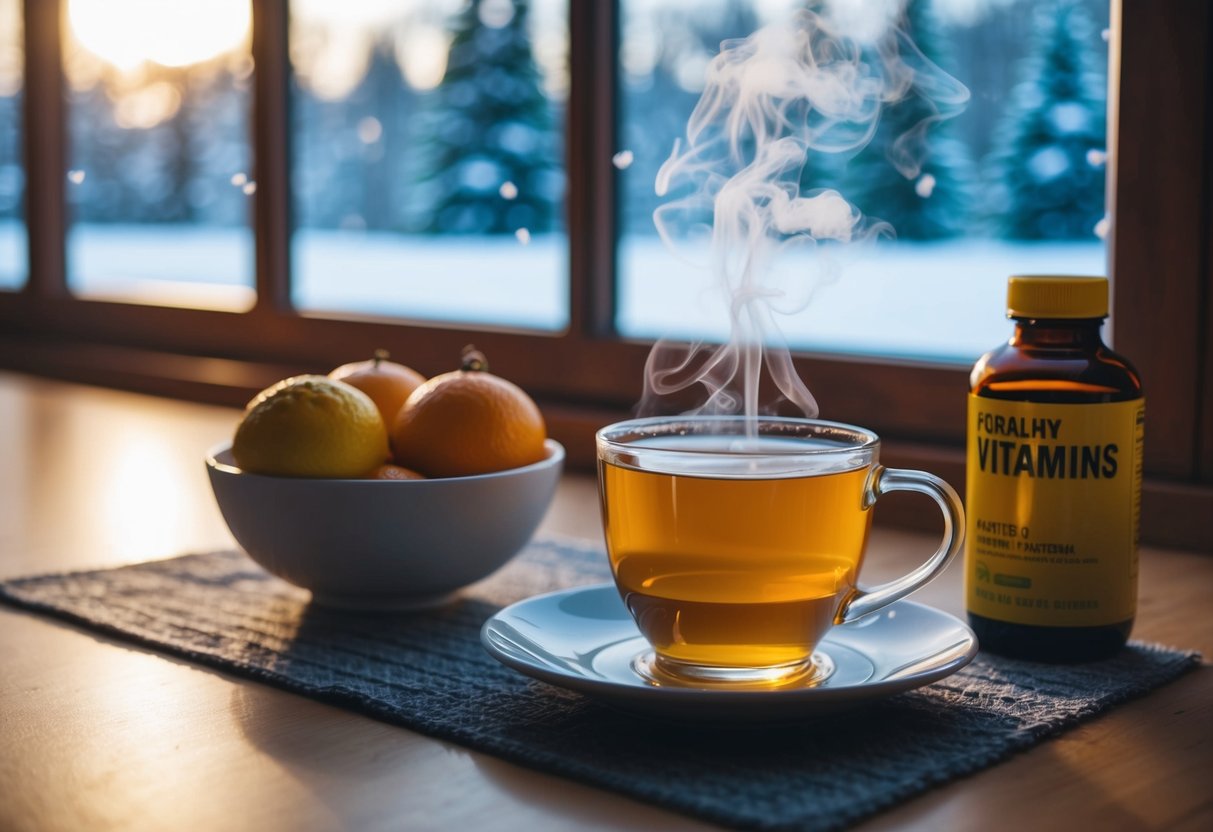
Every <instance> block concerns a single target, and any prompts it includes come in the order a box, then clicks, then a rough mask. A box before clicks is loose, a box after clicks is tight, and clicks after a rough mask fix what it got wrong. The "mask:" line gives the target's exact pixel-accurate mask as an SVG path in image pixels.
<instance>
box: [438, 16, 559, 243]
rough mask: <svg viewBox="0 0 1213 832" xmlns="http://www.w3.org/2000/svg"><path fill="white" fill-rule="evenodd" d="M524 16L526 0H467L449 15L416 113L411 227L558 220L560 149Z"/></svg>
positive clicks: (491, 230) (542, 226)
mask: <svg viewBox="0 0 1213 832" xmlns="http://www.w3.org/2000/svg"><path fill="white" fill-rule="evenodd" d="M527 17H528V8H527V2H526V0H472V2H471V3H470V4H469V5H468V6H467V8H466V9H465V10H464V11H463V12H462V13H460V15H459V16H458V17H457V18H456V21H455V25H454V40H453V41H452V43H451V50H450V55H449V57H448V59H447V69H446V74H445V76H444V77H443V79H442V82H441V83H440V84H439V85H438V87H437V88H436V89H435V90H434V91H433V92H432V93H430V95H429V98H430V101H429V105H430V106H429V107H428V110H427V112H426V113H425V114H424V116H423V117H422V118H420V119H419V125H420V127H421V136H422V137H423V138H422V139H421V140H420V141H419V142H418V144H419V151H418V152H419V154H420V162H421V164H420V169H421V170H422V171H423V173H422V174H421V176H420V179H419V181H418V183H417V192H416V197H417V203H418V205H417V207H418V208H419V209H420V210H418V211H417V216H416V217H415V220H416V223H415V224H416V227H417V229H418V230H421V231H427V232H437V233H457V234H512V233H514V232H515V231H516V230H517V229H519V228H526V229H529V230H530V231H531V232H532V233H534V232H543V231H548V230H550V229H551V228H552V227H553V224H554V223H555V222H556V221H557V219H558V218H557V216H556V214H557V206H558V205H559V203H560V200H561V196H562V191H563V180H562V178H561V176H560V161H561V159H560V155H559V154H560V149H559V147H558V146H557V145H558V143H557V141H556V136H555V134H554V131H553V130H552V118H551V113H550V111H549V105H548V101H547V98H546V97H545V96H544V94H543V91H542V90H541V89H540V86H539V71H538V69H537V68H536V66H535V61H534V58H533V56H532V54H531V45H530V40H529V38H528V34H527ZM506 182H510V183H513V185H514V187H515V188H516V191H515V192H512V193H511V194H510V195H512V196H513V198H512V199H510V198H508V196H507V195H503V194H502V192H501V187H502V185H504V184H505V183H506Z"/></svg>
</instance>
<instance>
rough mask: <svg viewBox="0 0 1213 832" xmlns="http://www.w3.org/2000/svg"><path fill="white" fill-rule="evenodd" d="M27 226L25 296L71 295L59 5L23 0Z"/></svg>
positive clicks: (43, 0) (45, 0)
mask: <svg viewBox="0 0 1213 832" xmlns="http://www.w3.org/2000/svg"><path fill="white" fill-rule="evenodd" d="M24 13H25V98H24V101H23V105H24V108H23V117H24V125H23V128H24V129H23V139H24V152H25V176H26V185H25V221H26V229H27V232H28V235H29V277H28V282H27V283H26V292H27V293H28V294H30V295H32V296H36V297H42V298H54V297H62V296H65V295H66V294H67V279H66V256H65V252H64V238H65V234H66V230H67V207H66V203H65V194H64V185H63V181H64V176H65V168H66V162H65V160H66V158H67V107H66V105H65V103H64V96H63V69H62V50H61V46H60V32H59V26H60V20H61V19H62V15H61V4H60V2H59V0H25V9H24Z"/></svg>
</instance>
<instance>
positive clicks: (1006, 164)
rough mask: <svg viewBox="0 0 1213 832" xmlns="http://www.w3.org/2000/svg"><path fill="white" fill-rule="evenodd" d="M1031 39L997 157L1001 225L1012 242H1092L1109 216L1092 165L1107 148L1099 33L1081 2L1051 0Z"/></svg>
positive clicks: (1098, 170)
mask: <svg viewBox="0 0 1213 832" xmlns="http://www.w3.org/2000/svg"><path fill="white" fill-rule="evenodd" d="M1034 37H1035V43H1034V46H1033V49H1032V52H1031V54H1030V57H1029V58H1028V59H1027V61H1026V62H1025V64H1024V71H1023V75H1022V78H1023V80H1022V81H1021V82H1020V83H1019V84H1018V85H1017V86H1016V87H1015V89H1014V90H1013V91H1012V101H1011V106H1010V108H1009V109H1008V112H1007V116H1006V119H1005V121H1004V122H1003V124H1002V126H1001V127H1000V137H999V142H998V144H997V147H998V149H997V150H996V151H995V158H994V160H993V161H994V164H995V170H996V171H997V173H998V177H999V184H1000V190H1001V200H1000V201H1001V203H1002V205H1001V206H1000V207H1001V210H1000V211H999V212H998V213H999V216H998V218H997V222H998V225H999V226H1000V231H1001V232H1002V234H1003V235H1004V236H1006V237H1010V238H1014V239H1023V240H1041V239H1090V238H1091V236H1092V234H1094V229H1095V226H1096V224H1097V223H1098V222H1099V220H1100V219H1101V218H1102V217H1103V215H1104V170H1103V167H1102V165H1099V164H1092V162H1091V161H1090V159H1091V155H1090V154H1091V152H1092V151H1096V152H1102V151H1103V149H1104V147H1105V144H1106V106H1105V95H1104V86H1103V84H1102V82H1101V77H1100V75H1099V74H1098V73H1097V72H1096V71H1095V69H1094V67H1095V61H1096V54H1097V53H1096V50H1097V49H1098V44H1099V40H1098V38H1099V35H1098V33H1097V32H1095V30H1094V27H1093V26H1092V24H1091V21H1090V18H1089V17H1088V16H1087V13H1086V11H1085V10H1084V9H1083V7H1082V6H1081V5H1080V4H1079V3H1077V2H1074V0H1053V2H1050V3H1047V4H1042V6H1041V8H1039V9H1038V10H1037V18H1036V21H1035V36H1034Z"/></svg>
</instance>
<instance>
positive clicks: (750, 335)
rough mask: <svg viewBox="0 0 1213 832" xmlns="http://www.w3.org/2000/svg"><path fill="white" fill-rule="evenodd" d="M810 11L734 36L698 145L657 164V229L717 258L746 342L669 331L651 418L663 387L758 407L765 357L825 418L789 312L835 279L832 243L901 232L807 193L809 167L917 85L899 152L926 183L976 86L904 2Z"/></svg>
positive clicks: (717, 62) (800, 403)
mask: <svg viewBox="0 0 1213 832" xmlns="http://www.w3.org/2000/svg"><path fill="white" fill-rule="evenodd" d="M811 5H812V8H811V9H810V10H802V11H800V12H798V13H796V14H795V15H794V17H793V18H792V19H791V20H789V21H779V22H777V23H773V24H771V25H769V26H766V27H764V28H762V29H760V30H758V31H757V32H755V33H754V34H752V35H750V36H749V37H748V38H745V39H744V40H734V41H725V42H724V43H723V44H722V46H721V51H720V54H719V55H717V56H716V58H715V59H714V60H713V61H712V62H711V64H710V65H709V67H708V70H707V76H706V85H705V88H704V91H703V95H702V96H701V97H700V99H699V103H698V104H697V105H696V107H695V110H694V112H692V114H691V117H690V120H689V122H688V123H687V130H686V138H685V141H679V142H676V143H675V145H674V150H673V153H672V154H671V155H670V157H669V159H667V160H666V162H665V164H663V165H662V167H661V170H660V171H659V172H658V174H657V183H656V187H657V193H658V195H659V196H663V197H668V200H667V201H666V202H665V203H663V204H662V205H661V206H660V207H659V208H658V209H657V210H656V211H655V212H654V214H653V220H654V222H655V224H656V226H657V231H658V233H659V234H660V235H661V237H662V239H663V240H664V241H665V243H666V244H667V246H669V247H670V248H671V249H673V250H675V251H676V252H681V253H683V254H686V255H688V257H689V259H693V260H694V259H696V258H695V256H694V255H695V254H698V253H701V252H703V251H704V250H705V249H706V251H707V253H709V255H710V259H709V264H710V268H711V270H712V272H713V273H714V278H715V279H714V284H715V286H716V288H717V289H718V290H719V291H720V292H721V294H722V297H723V298H724V299H725V301H726V302H727V303H728V309H729V318H730V326H731V337H730V340H729V342H728V343H727V344H723V345H705V344H702V343H694V344H676V343H670V342H666V341H659V342H658V343H657V344H656V345H655V346H654V348H653V351H652V352H651V353H650V354H649V360H648V363H647V366H646V372H645V384H646V389H645V396H644V400H643V401H642V402H641V406H640V410H641V412H642V413H644V412H654V410H655V409H656V407H657V397H659V396H665V395H668V394H671V393H675V392H678V391H681V390H685V389H687V388H689V387H692V386H693V385H697V384H698V385H702V387H703V388H704V390H706V393H707V398H706V400H705V401H704V402H703V403H702V404H701V406H700V407H698V408H697V409H696V412H707V413H737V412H741V413H744V414H746V415H747V416H754V415H756V414H757V413H758V412H759V405H760V402H759V388H760V380H761V378H762V370H763V367H764V365H765V367H766V371H767V373H768V374H769V375H770V378H771V381H772V382H773V383H774V384H775V386H776V387H777V388H778V390H779V393H780V395H781V396H782V397H783V398H785V399H787V400H789V401H791V402H792V403H793V404H794V405H796V406H797V407H798V408H799V409H800V410H801V411H803V412H804V414H805V415H806V416H810V417H811V416H816V415H817V414H818V407H817V402H816V400H815V399H814V398H813V395H812V394H811V393H810V392H809V389H808V387H806V386H805V384H804V382H803V381H801V379H800V378H799V377H798V376H797V375H796V372H795V369H794V367H793V365H792V360H791V354H790V353H789V351H788V348H787V345H786V343H785V342H784V340H783V338H782V335H781V334H780V330H779V327H778V325H777V323H776V318H777V316H778V315H779V314H788V313H791V312H795V311H797V310H799V309H800V308H803V306H804V305H805V304H806V303H807V302H808V299H809V296H810V295H811V294H812V291H813V289H814V287H816V286H817V285H820V284H821V283H822V282H823V281H825V280H828V279H829V278H830V276H831V275H832V273H833V271H834V269H835V268H836V265H835V260H834V257H833V256H832V252H833V251H837V250H839V249H840V247H843V246H847V245H849V244H854V243H857V242H861V241H864V240H868V239H871V238H872V237H874V236H877V235H881V234H891V233H892V229H891V228H890V227H889V226H888V225H887V224H885V223H882V222H879V221H877V220H872V219H869V218H865V217H864V216H863V215H862V214H861V213H860V212H859V211H858V210H857V209H856V208H855V207H854V206H853V205H851V203H849V202H848V201H847V200H846V199H845V198H844V197H843V195H842V194H840V193H839V192H838V191H835V190H828V189H807V190H802V174H803V171H804V170H805V164H806V162H807V161H810V156H811V155H812V154H847V155H850V154H854V153H856V152H858V151H859V150H861V149H862V148H863V147H864V146H866V145H867V144H868V142H870V141H871V139H872V136H873V134H874V133H875V131H876V127H877V125H878V123H879V118H880V113H881V110H882V108H883V107H885V106H886V105H888V104H891V103H895V102H897V101H899V100H901V99H902V98H905V97H907V96H909V95H916V96H920V97H921V98H922V99H923V100H924V101H925V102H928V103H929V104H930V105H931V106H930V108H929V109H930V110H931V111H932V114H931V115H929V116H928V117H927V118H925V119H923V121H922V122H920V123H919V124H917V125H915V126H914V127H912V128H911V129H910V130H908V131H907V132H906V133H904V134H903V135H901V136H900V137H898V138H897V139H896V140H895V141H894V142H893V143H892V145H891V147H890V150H889V154H888V155H889V162H890V164H892V165H894V166H895V167H896V168H897V169H898V170H899V171H900V172H901V173H902V174H903V175H904V176H906V177H907V178H909V179H916V178H917V177H918V176H919V174H920V172H921V170H922V163H923V160H924V159H925V157H926V152H927V148H926V133H927V131H928V129H929V128H930V127H931V125H932V124H933V123H934V122H937V121H939V120H941V119H944V118H949V117H951V116H953V115H955V114H957V113H958V112H959V111H960V109H961V108H962V107H963V105H964V103H965V102H966V101H967V100H968V90H966V89H965V87H964V86H963V85H962V84H960V83H959V82H958V81H956V80H955V79H954V78H951V77H950V76H948V75H947V74H946V73H944V72H943V71H942V70H941V69H939V68H938V67H937V66H935V65H934V64H933V63H931V62H930V61H929V60H927V59H926V57H924V56H923V54H922V53H921V52H920V51H919V50H918V49H917V47H915V46H914V44H913V42H912V41H911V40H910V39H909V37H908V36H907V34H906V32H905V31H904V28H903V27H902V25H901V20H902V14H901V12H902V5H903V3H902V0H833V2H817V3H813V4H811ZM788 249H812V251H813V254H814V256H813V257H812V258H811V259H810V262H811V263H812V271H811V272H808V273H806V272H805V271H803V269H802V270H801V271H800V272H799V273H798V274H794V275H788V274H786V273H781V272H779V271H778V270H777V269H776V268H775V267H774V266H775V261H776V259H777V255H779V254H780V253H782V252H785V251H787V250H788ZM798 265H801V264H799V261H798Z"/></svg>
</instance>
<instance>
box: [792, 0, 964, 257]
mask: <svg viewBox="0 0 1213 832" xmlns="http://www.w3.org/2000/svg"><path fill="white" fill-rule="evenodd" d="M903 26H904V28H905V31H906V34H907V35H908V36H909V38H910V40H912V41H913V42H914V44H915V45H916V46H917V47H918V49H919V50H920V51H921V52H922V54H923V56H925V57H926V58H927V60H929V61H930V62H931V63H933V64H936V65H941V64H943V65H946V63H947V55H946V54H944V52H943V39H942V38H941V37H940V36H939V33H938V29H937V26H936V22H935V20H934V16H933V14H932V11H931V7H930V2H929V0H910V2H909V3H907V4H906V11H905V20H904V23H903ZM904 57H905V59H906V60H907V62H908V63H909V64H910V66H911V67H912V68H914V69H915V70H916V71H919V67H917V66H916V65H915V63H914V62H913V60H912V58H913V56H912V55H911V54H906V55H905V56H904ZM939 115H940V112H939V104H938V103H937V102H935V101H932V100H931V99H930V98H929V97H928V94H927V92H926V91H925V90H924V88H923V86H922V85H921V83H920V81H915V83H913V84H912V86H911V87H910V89H909V90H908V91H907V93H906V95H905V97H903V98H902V99H901V100H900V101H897V102H894V103H891V104H889V105H887V106H886V107H885V108H884V110H883V111H882V112H881V115H880V122H879V124H878V125H877V128H876V133H875V134H874V135H873V137H872V141H871V142H870V143H869V144H868V145H867V147H865V148H863V149H862V150H861V151H860V152H859V153H858V155H856V156H855V157H854V158H853V159H851V161H850V162H849V164H848V165H847V166H846V170H845V171H844V172H843V173H842V186H841V188H840V190H841V192H842V194H843V195H844V196H845V197H846V198H847V199H848V200H850V201H851V202H852V203H854V204H855V205H856V206H857V207H858V208H859V209H860V210H861V211H862V212H863V213H864V214H867V215H869V216H871V217H873V218H877V219H881V220H884V221H885V222H888V223H889V224H891V225H892V226H893V229H894V231H895V232H896V233H897V237H898V238H899V239H903V240H935V239H941V238H944V237H953V236H956V235H957V234H960V233H962V232H963V231H965V230H966V222H965V221H966V217H967V215H968V213H969V210H970V188H971V182H972V179H973V165H972V161H971V160H970V158H969V156H968V151H967V148H966V147H965V145H964V144H963V143H961V142H960V141H959V140H957V139H956V138H955V137H954V136H952V135H951V129H950V125H949V123H948V122H947V121H940V120H937V119H938V117H939ZM924 128H925V129H926V133H925V141H924V143H923V144H922V146H921V152H923V153H924V154H925V155H924V157H923V158H922V159H914V160H912V161H913V162H921V170H920V171H918V172H917V175H911V176H907V175H906V174H905V173H904V172H903V171H902V170H901V169H899V168H898V166H897V165H895V164H894V162H893V159H895V158H897V157H899V156H901V155H903V154H904V153H905V152H906V151H905V150H904V149H903V148H902V146H901V145H900V144H899V141H898V140H899V139H903V137H906V138H909V137H912V136H913V135H914V133H913V131H915V130H922V129H924ZM915 144H916V143H915ZM830 163H831V160H830V159H828V158H827V159H825V160H822V161H820V162H819V163H818V164H819V165H820V166H821V168H822V169H821V171H820V172H821V173H822V174H823V176H821V177H820V178H819V179H816V180H815V179H814V178H813V176H812V171H811V170H810V172H809V182H810V184H811V185H812V186H813V187H823V186H829V185H830V184H831V179H834V178H835V177H837V176H838V173H837V170H836V166H831V164H830ZM832 167H833V170H832Z"/></svg>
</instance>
